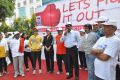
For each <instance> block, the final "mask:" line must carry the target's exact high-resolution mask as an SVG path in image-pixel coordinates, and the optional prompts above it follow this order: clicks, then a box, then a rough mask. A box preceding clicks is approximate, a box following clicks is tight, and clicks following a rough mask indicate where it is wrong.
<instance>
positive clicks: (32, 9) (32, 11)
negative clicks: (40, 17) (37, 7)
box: [30, 7, 34, 15]
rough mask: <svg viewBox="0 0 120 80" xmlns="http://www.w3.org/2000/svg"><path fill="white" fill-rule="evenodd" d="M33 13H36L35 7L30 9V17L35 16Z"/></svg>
mask: <svg viewBox="0 0 120 80" xmlns="http://www.w3.org/2000/svg"><path fill="white" fill-rule="evenodd" d="M33 13H34V7H31V8H30V15H33Z"/></svg>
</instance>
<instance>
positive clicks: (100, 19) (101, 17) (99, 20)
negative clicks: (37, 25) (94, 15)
mask: <svg viewBox="0 0 120 80" xmlns="http://www.w3.org/2000/svg"><path fill="white" fill-rule="evenodd" d="M108 20H109V19H108V18H107V17H105V16H100V17H99V18H98V20H96V22H102V21H105V22H107V21H108Z"/></svg>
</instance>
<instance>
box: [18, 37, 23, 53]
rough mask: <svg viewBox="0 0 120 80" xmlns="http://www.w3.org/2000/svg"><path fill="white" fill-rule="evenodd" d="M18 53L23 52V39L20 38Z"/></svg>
mask: <svg viewBox="0 0 120 80" xmlns="http://www.w3.org/2000/svg"><path fill="white" fill-rule="evenodd" d="M19 52H20V53H23V52H24V38H20V45H19Z"/></svg>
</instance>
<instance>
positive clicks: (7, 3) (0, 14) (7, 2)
mask: <svg viewBox="0 0 120 80" xmlns="http://www.w3.org/2000/svg"><path fill="white" fill-rule="evenodd" d="M14 5H15V3H14V0H0V22H4V21H5V18H6V17H11V16H12V15H13V14H14V8H15V6H14Z"/></svg>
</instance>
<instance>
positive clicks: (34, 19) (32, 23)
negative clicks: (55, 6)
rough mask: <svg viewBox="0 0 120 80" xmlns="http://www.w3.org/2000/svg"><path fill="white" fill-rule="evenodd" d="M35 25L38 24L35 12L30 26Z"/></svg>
mask: <svg viewBox="0 0 120 80" xmlns="http://www.w3.org/2000/svg"><path fill="white" fill-rule="evenodd" d="M35 26H36V16H35V14H33V15H32V18H31V21H30V27H31V28H34V27H35Z"/></svg>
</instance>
